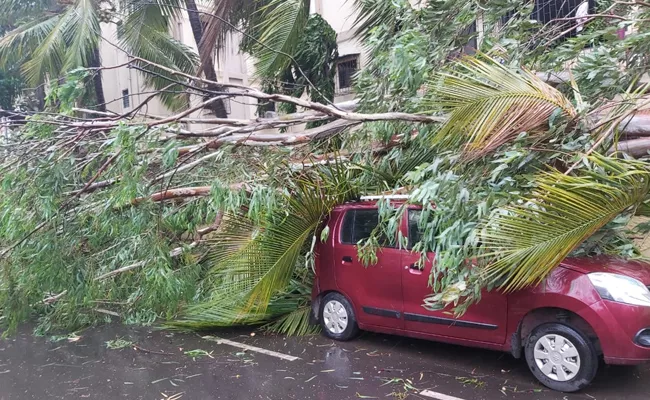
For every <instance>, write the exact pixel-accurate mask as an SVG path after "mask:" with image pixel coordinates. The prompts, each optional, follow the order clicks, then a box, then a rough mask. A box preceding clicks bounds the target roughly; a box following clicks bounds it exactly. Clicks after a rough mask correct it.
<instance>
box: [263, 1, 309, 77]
mask: <svg viewBox="0 0 650 400" xmlns="http://www.w3.org/2000/svg"><path fill="white" fill-rule="evenodd" d="M309 3H310V2H309V1H307V0H270V1H269V3H268V4H267V5H265V6H264V7H262V8H260V9H259V10H258V11H257V13H258V14H257V16H256V18H255V20H256V21H258V22H257V24H256V26H255V27H254V30H255V32H257V33H259V37H258V38H257V39H258V41H259V43H257V44H256V45H254V54H255V57H256V58H257V60H256V63H255V69H256V74H257V75H258V76H264V77H269V76H274V75H275V73H276V72H277V71H282V70H284V69H286V67H287V66H288V65H289V63H290V62H291V59H290V58H289V57H287V54H293V50H294V49H295V47H296V46H297V44H298V42H299V40H300V35H301V33H302V31H303V29H304V27H305V25H306V24H307V20H308V18H309Z"/></svg>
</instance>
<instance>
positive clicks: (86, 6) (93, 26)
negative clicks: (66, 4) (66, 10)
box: [63, 0, 101, 70]
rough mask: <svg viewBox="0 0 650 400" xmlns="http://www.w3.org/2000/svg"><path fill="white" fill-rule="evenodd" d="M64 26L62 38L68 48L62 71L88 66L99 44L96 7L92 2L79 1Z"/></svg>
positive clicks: (88, 0)
mask: <svg viewBox="0 0 650 400" xmlns="http://www.w3.org/2000/svg"><path fill="white" fill-rule="evenodd" d="M73 11H74V12H72V13H71V15H70V20H69V21H68V24H67V26H66V29H65V32H64V37H65V41H66V43H69V46H68V48H67V50H66V60H65V63H64V66H63V68H64V69H68V70H69V69H74V68H77V67H79V66H82V65H89V62H90V58H91V57H92V51H93V49H95V48H96V47H97V46H98V44H99V38H100V37H101V28H100V26H99V13H98V5H97V3H96V2H95V1H93V0H79V1H77V4H76V7H75V8H74V9H73Z"/></svg>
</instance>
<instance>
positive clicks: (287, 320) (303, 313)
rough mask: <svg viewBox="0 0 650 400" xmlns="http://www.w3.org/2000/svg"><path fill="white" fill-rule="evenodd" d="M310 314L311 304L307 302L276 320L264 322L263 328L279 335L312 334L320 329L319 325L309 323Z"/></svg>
mask: <svg viewBox="0 0 650 400" xmlns="http://www.w3.org/2000/svg"><path fill="white" fill-rule="evenodd" d="M310 315H311V306H310V305H309V304H305V305H302V306H300V307H298V308H297V309H295V310H293V311H292V312H290V313H288V314H285V315H283V316H281V317H280V318H278V319H277V320H275V321H273V322H271V323H268V324H266V325H265V326H264V329H265V330H267V331H269V332H273V333H277V334H280V335H289V336H305V335H313V334H315V333H318V332H319V331H320V327H318V326H314V325H310V324H309V317H310Z"/></svg>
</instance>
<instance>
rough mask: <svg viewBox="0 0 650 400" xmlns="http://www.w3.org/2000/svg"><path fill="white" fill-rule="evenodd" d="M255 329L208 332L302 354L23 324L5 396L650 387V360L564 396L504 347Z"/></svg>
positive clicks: (476, 395) (330, 394) (10, 358)
mask: <svg viewBox="0 0 650 400" xmlns="http://www.w3.org/2000/svg"><path fill="white" fill-rule="evenodd" d="M252 332H254V331H253V330H252V329H237V330H227V331H214V332H209V334H211V335H214V336H218V337H221V338H226V339H229V340H232V341H236V342H238V343H245V344H248V345H251V346H256V347H259V348H263V349H267V350H272V351H276V352H279V353H282V354H288V355H292V356H296V357H299V359H297V360H295V361H286V360H283V359H278V358H276V357H273V356H272V355H267V354H261V353H257V352H254V351H250V350H243V349H241V348H237V347H232V346H229V345H225V344H218V343H215V342H213V341H208V340H204V339H202V338H201V337H200V336H199V335H197V334H194V333H182V332H170V331H161V330H156V329H152V328H148V329H147V328H129V327H125V326H121V325H108V326H103V327H98V328H93V329H88V330H85V331H82V332H78V334H77V336H74V335H73V336H69V337H34V336H32V334H31V331H30V330H29V329H27V328H25V329H23V330H21V331H20V332H19V333H18V334H17V335H15V336H12V337H9V338H7V339H3V340H0V400H14V399H16V400H17V399H75V398H81V399H83V398H90V399H117V398H125V399H166V400H179V399H242V400H243V399H246V400H248V399H273V400H275V399H278V400H284V399H318V400H321V399H322V400H325V399H327V400H332V399H358V398H382V399H384V398H388V399H393V398H394V399H405V398H408V399H411V398H413V399H418V398H419V399H422V398H424V397H421V396H419V395H418V393H419V392H420V391H422V390H425V389H428V390H431V391H435V392H438V393H443V394H447V395H450V396H455V397H458V398H461V399H465V400H475V399H526V400H533V399H544V400H546V399H551V400H554V399H557V400H564V399H566V400H578V399H623V398H624V399H630V400H636V399H639V400H641V399H644V400H645V399H647V398H648V393H650V368H648V367H647V366H644V367H607V366H602V367H601V369H600V372H599V375H598V377H597V378H596V380H595V383H594V384H593V385H592V386H590V387H589V388H588V389H587V390H585V391H584V392H582V393H578V394H571V395H566V394H562V393H557V392H552V391H549V390H546V389H544V388H543V387H541V386H540V385H538V384H537V383H536V382H535V380H534V379H533V378H532V376H531V375H530V373H529V372H528V370H527V367H526V366H525V364H524V362H523V361H521V360H515V359H513V358H512V357H511V356H510V355H508V354H502V353H497V352H491V351H484V350H477V349H469V348H464V347H459V346H452V345H446V344H440V343H433V342H426V341H421V340H415V339H407V338H401V337H395V336H388V335H379V334H370V333H364V334H362V335H361V337H359V338H358V339H356V340H353V341H351V342H346V343H340V342H334V341H331V340H329V339H326V338H324V337H322V336H318V335H317V336H308V337H301V338H287V337H282V336H267V335H263V334H261V333H259V332H257V333H256V334H255V335H254V336H251V333H252ZM206 334H207V333H206ZM118 339H119V341H118ZM107 342H108V344H107ZM123 346H124V347H123ZM119 347H122V348H119Z"/></svg>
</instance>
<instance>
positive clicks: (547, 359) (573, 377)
mask: <svg viewBox="0 0 650 400" xmlns="http://www.w3.org/2000/svg"><path fill="white" fill-rule="evenodd" d="M525 354H526V363H527V364H528V367H529V368H530V371H531V372H532V373H533V375H535V378H537V380H539V381H540V382H541V383H542V384H543V385H544V386H546V387H548V388H550V389H553V390H557V391H560V392H566V393H571V392H577V391H578V390H581V389H583V388H584V387H586V386H587V385H589V384H590V383H591V381H592V380H593V379H594V377H595V376H596V371H598V354H597V353H596V349H595V348H594V345H593V343H592V342H591V341H590V340H589V339H588V338H587V337H586V336H585V335H583V334H582V333H581V332H580V331H578V330H576V329H574V328H572V327H570V326H568V325H564V324H559V323H547V324H542V325H540V326H538V327H537V328H535V329H534V330H533V331H532V332H531V334H530V335H529V336H528V338H527V340H526V344H525Z"/></svg>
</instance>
